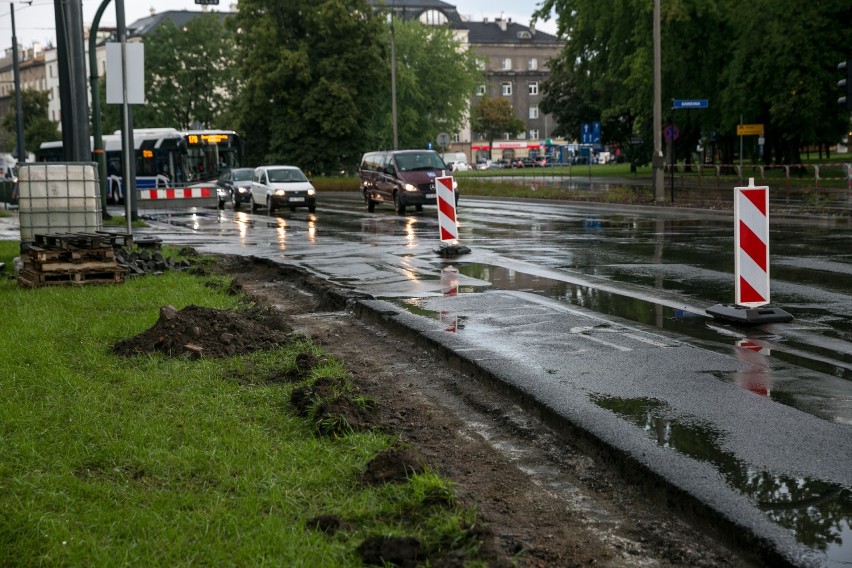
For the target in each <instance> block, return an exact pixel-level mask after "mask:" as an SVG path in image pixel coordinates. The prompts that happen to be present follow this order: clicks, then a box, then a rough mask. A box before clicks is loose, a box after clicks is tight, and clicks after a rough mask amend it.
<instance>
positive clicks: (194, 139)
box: [186, 134, 230, 144]
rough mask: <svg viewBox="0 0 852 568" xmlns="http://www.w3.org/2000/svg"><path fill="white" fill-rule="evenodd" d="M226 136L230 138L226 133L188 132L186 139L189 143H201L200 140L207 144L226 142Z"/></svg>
mask: <svg viewBox="0 0 852 568" xmlns="http://www.w3.org/2000/svg"><path fill="white" fill-rule="evenodd" d="M228 138H230V137H229V136H228V135H227V134H202V135H200V136H199V135H198V134H189V135H188V136H187V137H186V139H187V141H188V142H189V143H190V144H201V143H202V142H207V143H208V144H218V143H219V142H227V141H228Z"/></svg>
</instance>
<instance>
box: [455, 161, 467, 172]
mask: <svg viewBox="0 0 852 568" xmlns="http://www.w3.org/2000/svg"><path fill="white" fill-rule="evenodd" d="M452 169H453V171H454V172H466V171H469V170H470V164H468V163H467V162H454V163H453V166H452Z"/></svg>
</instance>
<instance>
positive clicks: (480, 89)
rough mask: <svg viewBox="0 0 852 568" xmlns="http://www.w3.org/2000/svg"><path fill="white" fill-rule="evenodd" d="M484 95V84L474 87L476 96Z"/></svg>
mask: <svg viewBox="0 0 852 568" xmlns="http://www.w3.org/2000/svg"><path fill="white" fill-rule="evenodd" d="M484 95H485V85H479V86H478V87H477V88H476V96H477V97H482V96H484Z"/></svg>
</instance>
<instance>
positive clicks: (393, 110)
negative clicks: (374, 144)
mask: <svg viewBox="0 0 852 568" xmlns="http://www.w3.org/2000/svg"><path fill="white" fill-rule="evenodd" d="M388 25H390V52H391V122H392V123H393V149H394V150H398V149H399V128H398V126H397V119H396V40H395V39H394V33H393V13H392V12H389V13H388Z"/></svg>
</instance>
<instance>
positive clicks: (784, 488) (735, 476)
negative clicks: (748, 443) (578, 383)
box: [592, 396, 852, 564]
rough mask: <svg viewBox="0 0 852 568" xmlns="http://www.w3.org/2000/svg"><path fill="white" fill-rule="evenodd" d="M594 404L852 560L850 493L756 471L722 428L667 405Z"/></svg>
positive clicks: (807, 538)
mask: <svg viewBox="0 0 852 568" xmlns="http://www.w3.org/2000/svg"><path fill="white" fill-rule="evenodd" d="M592 400H593V402H594V403H595V404H597V405H598V406H600V407H601V408H605V409H607V410H610V411H612V412H613V413H615V414H616V415H618V416H620V417H621V418H623V419H625V420H628V421H629V422H632V423H634V424H636V425H637V426H639V428H641V429H643V430H644V431H645V432H646V433H647V434H648V436H649V437H650V438H652V439H654V440H655V441H656V442H657V444H659V445H660V446H662V447H664V448H671V449H674V450H677V451H678V452H680V453H682V454H685V455H687V456H690V457H692V458H694V459H697V460H701V461H705V462H709V463H711V464H713V465H714V466H715V467H716V468H717V469H718V471H719V472H720V473H721V474H722V476H723V477H724V478H725V480H726V481H727V482H728V484H729V485H731V486H732V487H733V488H735V489H737V490H738V491H740V492H741V493H743V494H744V495H746V496H748V497H750V498H751V499H753V500H755V501H756V502H757V503H758V506H759V507H760V509H761V510H762V511H764V512H765V513H766V515H767V516H768V517H769V518H770V519H771V520H772V521H773V522H775V523H778V524H779V525H781V526H783V527H784V528H786V529H790V530H793V531H794V532H795V535H796V540H798V541H799V542H800V543H802V544H804V545H805V546H808V547H810V548H813V549H816V550H820V551H823V552H825V553H826V555H827V556H828V558H829V560H830V561H831V562H832V563H837V564H842V563H849V562H850V561H852V491H850V490H849V489H845V488H844V487H842V486H839V485H835V484H832V483H826V482H823V481H819V480H814V479H807V478H797V477H791V476H786V475H773V474H772V473H770V472H767V471H756V470H754V469H752V468H750V467H748V466H747V465H746V464H744V463H742V462H741V461H740V460H738V459H736V457H735V456H734V455H733V454H730V453H728V452H726V451H724V450H723V449H722V447H721V444H720V443H719V437H720V435H719V432H717V431H715V430H714V429H713V428H710V427H707V426H704V425H702V424H701V423H699V422H694V423H687V422H686V421H684V420H681V419H674V418H670V417H667V414H668V405H667V404H666V403H665V402H662V401H659V400H656V399H651V398H633V399H627V398H617V397H606V396H595V397H593V398H592Z"/></svg>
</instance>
